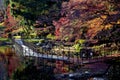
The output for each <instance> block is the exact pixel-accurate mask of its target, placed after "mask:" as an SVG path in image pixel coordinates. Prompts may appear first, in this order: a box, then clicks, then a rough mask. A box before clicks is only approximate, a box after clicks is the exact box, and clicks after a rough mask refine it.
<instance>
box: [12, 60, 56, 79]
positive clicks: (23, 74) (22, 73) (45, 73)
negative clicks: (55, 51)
mask: <svg viewBox="0 0 120 80" xmlns="http://www.w3.org/2000/svg"><path fill="white" fill-rule="evenodd" d="M43 65H44V64H43V63H41V65H39V66H35V64H34V62H29V63H28V62H27V64H23V65H21V66H20V67H18V68H17V69H16V70H15V72H14V73H13V75H12V80H53V79H54V73H53V68H52V67H50V66H47V65H44V66H43ZM38 67H39V68H38Z"/></svg>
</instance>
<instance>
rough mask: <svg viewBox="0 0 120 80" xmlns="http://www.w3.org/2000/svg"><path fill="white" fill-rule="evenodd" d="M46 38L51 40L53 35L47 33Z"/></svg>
mask: <svg viewBox="0 0 120 80" xmlns="http://www.w3.org/2000/svg"><path fill="white" fill-rule="evenodd" d="M47 38H48V39H52V40H54V39H55V36H54V35H52V34H48V35H47Z"/></svg>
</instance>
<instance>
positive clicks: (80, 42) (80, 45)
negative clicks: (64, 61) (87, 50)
mask: <svg viewBox="0 0 120 80" xmlns="http://www.w3.org/2000/svg"><path fill="white" fill-rule="evenodd" d="M75 43H76V44H74V45H73V47H74V48H75V49H76V52H80V50H81V49H82V48H83V47H84V43H85V40H83V39H79V40H76V41H75Z"/></svg>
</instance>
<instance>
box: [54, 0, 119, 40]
mask: <svg viewBox="0 0 120 80" xmlns="http://www.w3.org/2000/svg"><path fill="white" fill-rule="evenodd" d="M116 4H117V5H116ZM61 15H63V17H61V18H60V19H59V20H58V21H53V25H54V26H55V27H56V31H55V34H56V36H57V38H58V39H61V38H63V39H65V36H67V37H68V38H70V37H71V36H72V38H73V37H74V38H75V39H81V38H83V39H93V38H94V36H95V35H96V34H97V33H98V32H99V31H101V30H102V29H106V28H110V27H112V26H113V25H114V24H117V21H118V20H119V1H118V3H116V2H114V1H113V0H109V1H107V0H102V1H101V0H94V1H93V0H77V1H75V0H70V1H69V2H64V3H63V4H62V9H61ZM71 28H72V29H71ZM71 30H72V31H71ZM64 32H66V33H64ZM68 32H69V33H68ZM70 32H71V33H70ZM66 34H67V35H66ZM75 39H74V40H75Z"/></svg>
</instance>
